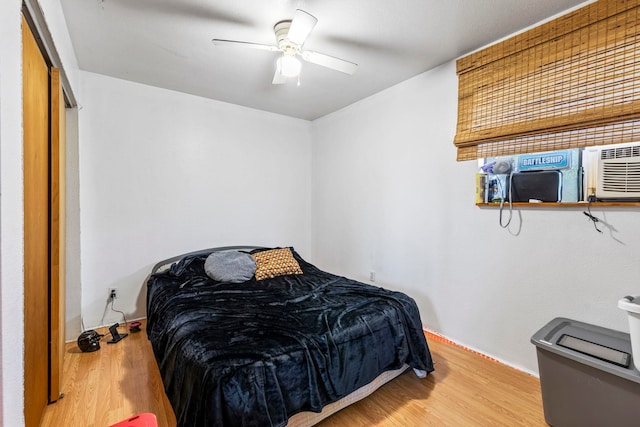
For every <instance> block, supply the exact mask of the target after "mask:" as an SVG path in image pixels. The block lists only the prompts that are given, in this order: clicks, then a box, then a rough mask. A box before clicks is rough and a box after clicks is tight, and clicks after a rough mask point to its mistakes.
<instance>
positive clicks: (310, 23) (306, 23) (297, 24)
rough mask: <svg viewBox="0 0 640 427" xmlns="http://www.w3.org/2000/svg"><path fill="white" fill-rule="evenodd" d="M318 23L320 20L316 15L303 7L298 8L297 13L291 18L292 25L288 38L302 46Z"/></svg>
mask: <svg viewBox="0 0 640 427" xmlns="http://www.w3.org/2000/svg"><path fill="white" fill-rule="evenodd" d="M317 23H318V20H317V19H316V17H315V16H313V15H311V14H309V13H307V12H305V11H304V10H302V9H296V13H295V14H294V15H293V19H292V20H291V27H289V33H288V34H287V38H288V39H289V41H290V42H292V43H295V44H297V45H298V46H302V45H303V44H304V41H305V40H306V39H307V37H309V33H311V30H313V27H315V26H316V24H317Z"/></svg>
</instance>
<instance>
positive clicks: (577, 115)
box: [454, 0, 640, 160]
mask: <svg viewBox="0 0 640 427" xmlns="http://www.w3.org/2000/svg"><path fill="white" fill-rule="evenodd" d="M639 9H640V0H633V1H632V0H600V1H598V2H596V3H592V4H589V5H587V6H585V7H583V8H581V9H578V10H576V11H574V12H571V13H569V14H566V15H564V16H561V17H559V18H557V19H555V20H553V21H550V22H548V23H545V24H543V25H540V26H538V27H536V28H533V29H531V30H529V31H526V32H524V33H522V34H519V35H517V36H514V37H512V38H510V39H508V40H505V41H503V42H500V43H498V44H495V45H493V46H489V47H488V48H486V49H483V50H481V51H479V52H476V53H473V54H471V55H468V56H466V57H464V58H461V59H459V60H458V61H457V63H456V65H457V73H458V126H457V132H456V136H455V139H454V144H455V145H456V146H457V147H458V156H457V157H458V160H472V159H477V158H482V157H495V156H502V155H512V154H522V153H531V152H539V151H553V150H559V149H567V148H580V147H587V146H593V145H603V144H614V143H621V142H633V141H640V36H639V34H640V22H639V19H638V17H639Z"/></svg>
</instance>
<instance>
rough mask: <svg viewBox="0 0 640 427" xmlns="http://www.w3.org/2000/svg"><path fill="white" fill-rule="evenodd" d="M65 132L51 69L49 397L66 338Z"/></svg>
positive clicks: (56, 385)
mask: <svg viewBox="0 0 640 427" xmlns="http://www.w3.org/2000/svg"><path fill="white" fill-rule="evenodd" d="M65 136H66V117H65V105H64V95H63V93H62V83H61V81H60V70H59V69H57V68H52V69H51V315H50V322H51V326H50V327H51V342H50V355H51V372H50V381H49V401H50V402H55V401H56V400H58V398H59V397H60V393H61V391H62V390H61V386H62V379H61V375H62V365H63V362H64V339H65V305H64V300H65V277H66V276H65V268H64V266H65V236H66V234H65V218H66V215H65V212H66V211H65V200H66V198H65V168H66V162H65Z"/></svg>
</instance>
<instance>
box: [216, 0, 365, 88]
mask: <svg viewBox="0 0 640 427" xmlns="http://www.w3.org/2000/svg"><path fill="white" fill-rule="evenodd" d="M317 22H318V19H316V17H315V16H313V15H311V14H309V13H307V12H305V11H304V10H301V9H297V10H296V12H295V14H294V15H293V19H288V20H284V21H280V22H278V23H277V24H276V25H274V27H273V30H274V32H275V35H276V41H277V45H275V46H273V45H266V44H261V43H251V42H242V41H237V40H223V39H213V40H212V42H213V44H215V45H218V46H235V47H246V48H250V49H260V50H268V51H270V52H282V56H280V57H279V58H278V59H277V60H276V72H275V74H274V76H273V81H272V83H273V84H282V83H286V82H287V78H289V77H297V78H298V84H300V68H301V66H302V65H301V63H300V61H299V60H298V58H297V56H300V57H301V58H302V59H303V60H305V61H307V62H311V63H313V64H317V65H321V66H323V67H327V68H330V69H332V70H337V71H341V72H343V73H346V74H353V73H354V72H355V71H356V69H357V68H358V64H355V63H353V62H350V61H346V60H344V59H340V58H336V57H334V56H330V55H325V54H324V53H319V52H313V51H311V50H302V46H303V45H304V42H305V41H306V40H307V37H309V34H310V33H311V30H313V27H315V25H316V23H317Z"/></svg>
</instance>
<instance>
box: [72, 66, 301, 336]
mask: <svg viewBox="0 0 640 427" xmlns="http://www.w3.org/2000/svg"><path fill="white" fill-rule="evenodd" d="M80 80H81V82H82V83H81V95H82V99H83V102H82V105H81V109H80V111H79V123H80V124H79V138H80V183H81V185H80V218H81V219H80V221H81V230H82V232H81V243H80V244H81V247H82V258H81V264H82V314H83V317H84V325H85V327H86V328H90V327H95V326H97V325H101V324H110V323H112V322H113V321H119V320H121V319H122V318H121V316H120V315H119V314H117V313H110V312H107V313H106V315H105V316H104V318H103V314H105V307H106V304H107V288H109V287H116V288H118V289H119V294H120V297H119V298H118V299H117V300H116V304H115V305H116V308H117V309H119V310H122V311H124V312H125V313H126V314H127V317H128V319H131V318H139V317H143V316H145V315H146V306H145V304H146V287H145V284H144V281H145V278H146V277H147V275H148V274H149V272H150V269H151V267H152V266H153V265H154V264H155V263H156V262H158V261H160V260H162V259H165V258H169V257H171V256H174V255H178V254H181V253H184V252H188V251H193V250H197V249H204V248H208V247H214V246H226V245H238V244H249V245H265V246H280V245H293V246H295V247H296V249H297V250H299V251H300V252H301V254H305V253H308V252H309V250H310V230H311V227H310V219H309V218H310V215H311V214H310V206H311V198H310V197H311V196H310V190H311V188H310V187H311V174H310V172H309V170H310V167H311V125H310V123H309V122H308V121H303V120H299V119H292V118H289V117H285V116H280V115H275V114H271V113H265V112H261V111H257V110H253V109H249V108H245V107H239V106H235V105H231V104H227V103H223V102H218V101H212V100H208V99H204V98H199V97H195V96H191V95H186V94H181V93H178V92H173V91H169V90H164V89H158V88H155V87H150V86H145V85H141V84H137V83H132V82H127V81H123V80H118V79H114V78H110V77H106V76H101V75H97V74H92V73H88V72H80Z"/></svg>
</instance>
